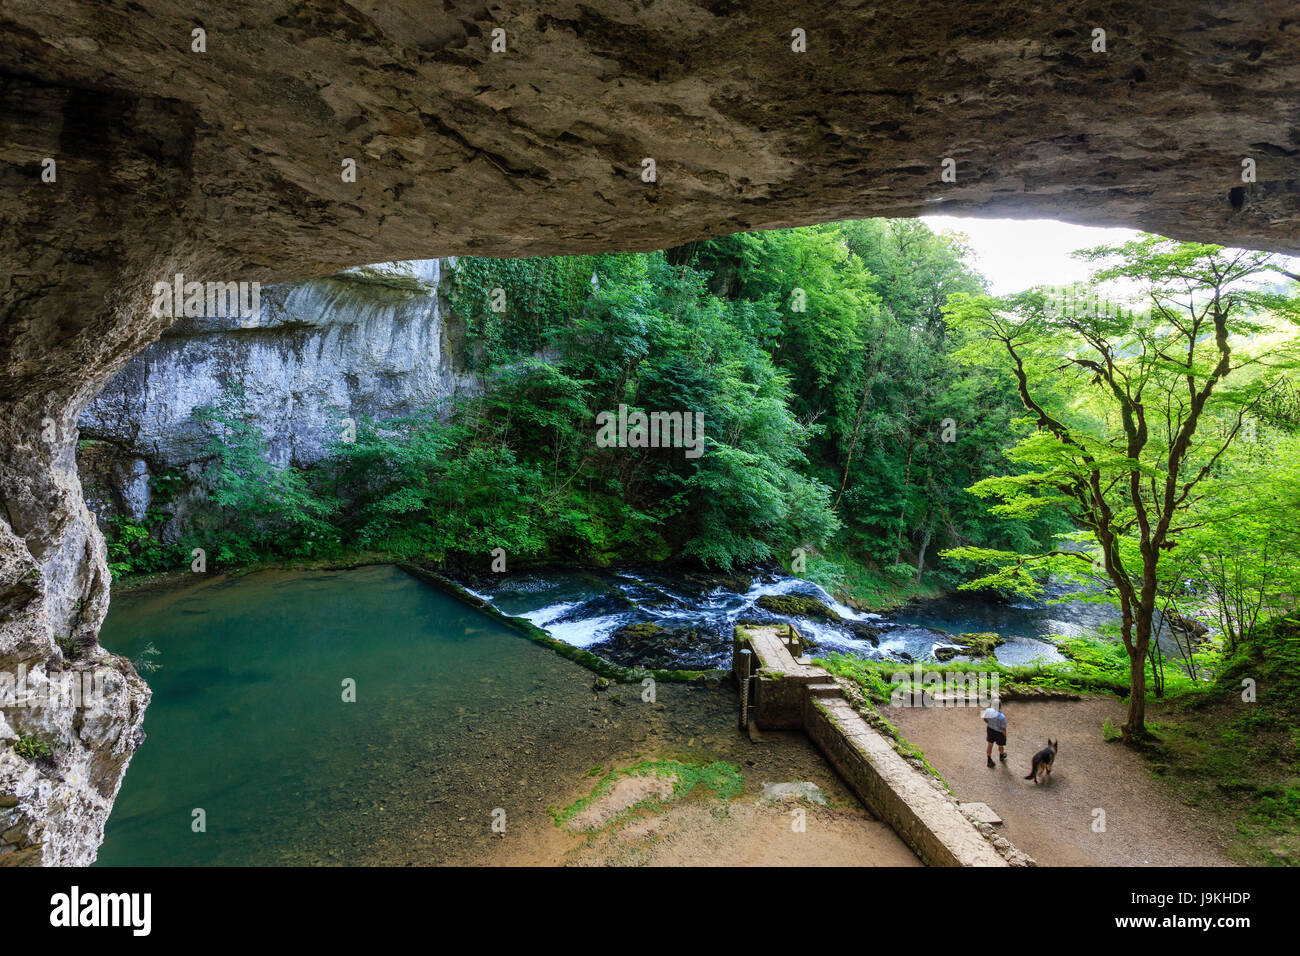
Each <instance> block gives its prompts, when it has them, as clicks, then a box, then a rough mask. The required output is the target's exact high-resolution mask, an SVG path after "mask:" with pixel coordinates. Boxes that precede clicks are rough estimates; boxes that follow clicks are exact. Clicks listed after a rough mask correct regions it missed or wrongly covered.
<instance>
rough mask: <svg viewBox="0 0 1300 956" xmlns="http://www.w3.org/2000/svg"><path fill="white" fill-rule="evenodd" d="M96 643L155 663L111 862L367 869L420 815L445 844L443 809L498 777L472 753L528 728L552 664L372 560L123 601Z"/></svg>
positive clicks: (119, 805) (451, 813)
mask: <svg viewBox="0 0 1300 956" xmlns="http://www.w3.org/2000/svg"><path fill="white" fill-rule="evenodd" d="M101 641H102V643H103V644H104V646H105V647H107V648H108V649H109V650H111V651H114V652H115V653H119V654H124V655H126V656H127V657H130V658H132V659H133V660H136V661H139V660H141V655H142V653H143V651H144V650H145V647H146V646H147V645H150V644H152V645H153V646H154V647H155V648H156V649H157V650H158V654H157V655H156V656H154V657H152V658H151V659H152V660H153V661H155V662H156V663H157V664H159V665H161V666H160V667H159V669H158V670H154V671H142V672H141V673H142V676H144V677H145V679H146V680H147V681H148V682H149V684H150V686H151V687H152V688H153V701H152V703H151V704H150V706H149V709H148V711H147V713H146V716H145V722H144V729H145V732H146V734H147V735H148V736H147V739H146V741H145V743H144V745H143V746H141V747H140V749H139V750H138V751H137V752H136V754H135V756H134V758H133V759H132V761H131V765H130V768H129V769H128V771H127V774H126V778H125V780H124V781H123V784H122V788H121V791H120V792H119V794H118V798H117V801H116V804H115V806H114V809H113V812H112V815H111V816H110V818H109V821H108V825H107V828H106V833H105V839H104V843H103V846H102V848H101V850H100V854H99V860H98V862H99V864H100V865H109V866H112V865H143V866H148V865H212V864H223V865H225V864H229V865H240V864H242V865H247V864H275V863H294V864H308V863H322V862H334V863H354V862H364V861H368V860H370V859H371V858H372V850H373V848H374V847H375V846H376V845H378V844H381V843H383V842H385V841H386V840H387V839H388V838H389V837H391V836H392V832H391V831H392V830H393V828H395V827H396V828H400V827H402V826H408V825H410V821H411V820H412V819H415V818H416V817H418V818H419V819H420V820H421V822H422V825H423V826H425V828H426V829H428V830H430V831H431V832H433V833H434V834H435V835H436V834H437V833H439V832H442V833H444V834H445V843H446V846H448V847H450V846H453V845H455V844H456V841H457V839H458V837H457V833H456V826H457V823H456V821H457V820H458V819H459V818H461V817H463V816H464V815H465V812H466V811H465V810H463V809H459V810H458V809H457V803H458V802H463V795H465V794H469V793H472V792H473V791H474V790H475V788H476V787H478V786H481V785H482V781H483V778H484V777H485V776H488V777H490V776H491V773H492V767H491V766H488V765H487V764H486V763H485V761H484V760H483V759H482V752H483V749H484V746H483V741H484V740H485V739H488V740H490V739H492V738H493V737H501V736H506V735H509V734H511V733H512V731H513V728H515V727H517V726H518V725H519V723H520V722H522V721H524V720H526V719H528V715H527V714H526V713H525V712H522V711H521V710H520V708H521V707H522V706H523V704H524V703H525V702H528V703H531V701H528V697H529V695H530V693H531V692H533V691H534V689H535V687H536V678H537V675H538V673H539V671H540V672H543V673H544V672H545V670H546V668H547V667H550V666H555V662H556V661H558V660H559V659H558V657H557V656H556V655H554V654H553V653H551V652H549V651H547V650H545V649H543V648H540V647H538V646H536V645H534V644H531V643H530V642H528V641H526V640H523V639H521V638H520V637H519V636H518V635H517V634H515V633H514V632H512V631H510V630H508V629H507V628H505V627H503V626H502V625H500V624H499V623H497V622H496V621H493V620H491V619H490V618H487V617H485V616H484V615H482V614H481V613H479V612H477V611H475V610H473V609H472V608H469V607H467V606H466V605H464V604H461V603H459V602H457V601H455V600H453V599H451V598H449V597H447V596H445V595H444V594H442V593H440V592H438V591H436V590H434V589H432V588H430V587H428V586H427V585H424V584H422V583H420V582H419V581H416V580H414V579H413V578H411V577H409V576H408V575H406V574H405V573H404V572H402V571H401V570H399V569H397V568H394V567H386V566H384V567H371V568H363V569H360V570H353V571H339V572H311V573H280V572H264V573H261V574H255V575H250V576H248V577H245V578H241V579H238V580H235V581H229V582H219V583H213V584H209V585H205V586H201V587H197V588H190V589H186V590H183V591H168V592H163V593H159V592H152V593H140V594H132V593H129V592H128V593H126V594H123V595H120V596H115V597H114V599H113V604H112V609H111V611H110V613H109V615H108V618H107V620H106V621H105V624H104V628H103V631H102V633H101ZM345 679H351V680H353V681H355V682H356V702H355V703H345V702H344V701H343V699H342V698H343V692H344V688H343V682H344V680H345ZM516 776H517V775H516ZM415 807H418V813H417V812H416V811H415V810H413V809H412V808H415ZM196 809H201V810H202V811H204V814H205V816H206V826H207V830H206V832H197V833H196V832H195V831H194V829H193V827H192V824H193V821H194V819H195V817H194V811H195V810H196ZM464 826H465V824H461V827H462V828H463V827H464ZM461 842H463V840H462V841H461ZM434 843H435V845H434V846H433V847H432V849H431V851H430V852H431V854H432V856H433V861H436V860H437V858H438V857H439V856H440V855H441V851H440V848H439V846H438V845H436V844H437V841H436V840H435V841H434ZM424 862H430V860H425V861H424Z"/></svg>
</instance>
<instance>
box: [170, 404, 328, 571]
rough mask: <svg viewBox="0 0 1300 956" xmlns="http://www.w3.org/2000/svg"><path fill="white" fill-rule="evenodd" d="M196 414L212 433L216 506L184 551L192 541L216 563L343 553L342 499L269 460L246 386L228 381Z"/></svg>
mask: <svg viewBox="0 0 1300 956" xmlns="http://www.w3.org/2000/svg"><path fill="white" fill-rule="evenodd" d="M193 418H194V420H195V421H196V422H198V423H199V424H201V425H203V426H205V427H206V428H207V429H208V431H209V434H210V436H211V437H210V439H209V442H208V445H207V448H206V449H205V457H206V458H207V459H208V466H207V469H206V471H205V473H204V477H203V484H204V486H206V487H207V488H209V489H210V490H209V495H208V499H209V502H210V505H211V507H210V508H209V509H208V510H206V511H203V512H200V514H199V516H198V518H197V519H196V520H195V521H194V523H193V526H192V528H191V536H190V537H191V539H192V540H191V541H190V542H187V544H186V546H184V550H185V551H186V553H188V551H189V545H190V544H193V546H196V547H202V548H204V549H205V550H206V551H207V553H208V556H209V560H210V561H213V562H215V563H216V564H240V563H246V562H250V561H254V560H257V559H261V558H265V557H268V556H283V557H321V556H325V555H329V554H336V553H339V552H340V551H341V543H342V540H341V538H340V536H339V534H338V531H337V529H336V528H335V527H334V525H333V524H332V523H331V521H330V519H331V518H333V517H334V515H335V514H336V513H337V512H338V510H339V502H338V500H337V499H333V498H330V497H328V496H326V495H323V494H320V493H317V491H316V490H315V489H313V488H312V487H311V484H310V482H309V480H308V477H307V476H306V474H305V473H304V472H303V471H301V470H299V469H296V468H293V467H290V466H277V465H273V464H271V462H270V460H269V455H268V451H267V445H266V439H265V437H264V436H263V435H262V434H261V432H260V431H259V430H258V428H257V426H256V425H254V424H253V423H252V422H251V420H250V419H251V416H250V415H249V413H248V409H247V398H246V396H245V393H244V390H243V388H242V386H240V385H239V384H237V383H234V382H232V383H230V384H229V386H228V387H227V390H226V392H225V394H224V395H223V397H222V398H221V400H220V401H219V402H218V403H217V404H216V405H215V406H202V407H199V408H196V409H195V410H194V413H193Z"/></svg>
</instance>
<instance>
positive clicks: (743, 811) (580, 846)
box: [491, 732, 921, 866]
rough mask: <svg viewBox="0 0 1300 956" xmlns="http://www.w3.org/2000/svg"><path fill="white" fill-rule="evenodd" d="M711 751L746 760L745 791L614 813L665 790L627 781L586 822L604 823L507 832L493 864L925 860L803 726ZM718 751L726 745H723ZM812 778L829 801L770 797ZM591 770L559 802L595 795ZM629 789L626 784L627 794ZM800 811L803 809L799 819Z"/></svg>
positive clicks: (631, 758) (631, 757)
mask: <svg viewBox="0 0 1300 956" xmlns="http://www.w3.org/2000/svg"><path fill="white" fill-rule="evenodd" d="M712 749H714V754H713V755H716V756H717V757H719V758H720V759H723V760H730V761H732V762H734V763H736V764H737V765H738V766H740V767H741V768H742V771H743V773H744V777H745V792H744V793H743V794H741V795H740V796H738V797H735V798H732V799H730V800H723V799H718V798H717V797H715V796H713V795H712V794H710V793H709V791H707V789H705V788H699V789H700V790H701V791H702V792H699V793H697V794H693V795H691V796H689V797H687V798H686V799H683V800H681V801H679V802H676V803H666V804H664V805H662V806H659V805H658V804H657V803H656V801H655V800H654V799H650V800H648V801H647V803H648V805H643V806H642V807H641V808H640V809H639V810H637V811H634V812H633V813H631V814H630V815H628V816H626V817H621V818H620V817H614V816H613V814H612V812H611V811H617V810H619V809H622V807H623V805H624V804H626V803H629V802H630V801H632V800H633V799H638V798H642V797H651V796H653V795H655V794H656V793H657V792H663V788H662V780H660V781H659V784H658V785H657V784H656V782H655V780H656V778H640V779H639V780H638V781H636V782H635V783H633V781H631V780H627V779H624V780H621V781H620V782H619V784H620V785H619V786H616V787H615V788H614V792H613V794H611V799H610V801H609V803H610V804H611V805H610V806H608V807H603V806H602V803H604V801H602V802H601V803H597V804H596V805H595V806H594V807H593V808H592V809H591V810H588V811H586V812H584V813H583V814H582V815H581V817H580V819H582V820H583V822H588V823H589V822H596V823H597V824H600V823H602V822H603V821H604V818H605V817H606V816H610V817H612V819H611V821H610V822H609V823H608V824H606V825H603V826H599V827H598V828H597V829H596V830H595V831H594V832H581V831H580V830H578V831H575V830H574V829H570V828H566V827H560V826H556V825H554V824H553V823H550V822H549V821H547V822H546V823H543V822H542V821H539V820H532V821H529V823H528V825H526V826H525V827H524V828H521V829H519V830H518V831H516V832H513V833H510V834H508V835H507V836H506V837H504V838H503V841H504V843H505V846H503V847H502V848H501V851H500V852H498V853H496V854H492V855H491V862H492V863H493V864H498V865H506V866H555V865H568V866H920V865H921V862H920V860H918V859H917V858H916V856H915V854H913V853H912V851H911V850H910V849H908V847H907V846H906V844H904V843H903V841H902V840H900V839H899V838H898V836H897V835H896V834H895V833H894V831H893V830H892V829H890V828H889V827H888V826H887V825H886V824H884V823H882V822H881V821H879V820H877V819H876V818H875V817H873V816H872V815H871V814H870V813H869V812H868V811H867V810H866V809H865V808H863V806H862V805H861V804H860V803H859V802H858V800H857V799H856V798H855V797H854V796H853V794H852V793H850V792H849V791H848V789H847V788H846V787H845V786H844V784H843V782H842V781H841V780H840V779H839V777H838V776H837V775H836V774H835V772H834V770H832V769H831V768H830V767H829V766H828V765H826V764H825V763H824V761H823V760H822V758H821V755H820V754H819V753H818V752H817V751H816V750H815V749H814V748H813V746H812V744H811V743H810V742H809V741H808V739H807V738H806V737H805V736H804V735H803V734H802V733H771V732H768V733H764V734H763V736H762V740H761V741H758V742H751V741H750V740H748V738H747V737H746V736H745V735H744V734H741V733H738V732H737V733H735V734H734V735H733V736H731V746H725V745H724V746H723V747H718V744H717V743H716V742H715V743H714V744H713V748H712ZM718 750H725V751H729V752H727V753H717V751H718ZM657 756H659V755H658V754H656V753H653V752H641V753H638V754H633V753H628V754H627V755H626V757H625V759H623V760H621V761H619V760H616V761H614V762H613V763H612V764H611V765H612V766H618V765H624V766H626V765H630V764H633V763H635V762H637V759H638V758H643V757H649V758H650V759H655V758H656V757H657ZM796 780H797V781H801V782H811V783H814V784H816V786H817V787H818V788H819V789H820V790H821V791H822V793H823V794H824V795H825V798H826V801H827V805H826V806H819V805H817V804H815V803H812V802H809V801H807V800H773V799H768V798H766V797H765V796H764V795H763V784H764V783H792V782H795V781H796ZM595 783H596V781H595V779H594V778H593V777H584V778H581V779H578V780H575V781H573V782H572V784H571V785H570V786H569V787H568V788H567V789H566V791H565V792H564V793H563V794H562V795H561V794H559V793H557V794H556V798H557V799H556V801H555V805H557V806H565V805H568V804H571V803H573V802H574V801H575V800H578V799H580V798H582V797H585V796H587V795H588V794H589V793H591V791H592V789H593V787H594V786H595ZM625 791H626V792H625ZM795 811H800V813H801V814H802V821H801V823H802V826H801V827H797V826H796V825H795V822H796V814H795Z"/></svg>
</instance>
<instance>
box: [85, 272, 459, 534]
mask: <svg viewBox="0 0 1300 956" xmlns="http://www.w3.org/2000/svg"><path fill="white" fill-rule="evenodd" d="M452 264H454V260H453V261H452ZM448 265H449V263H448V262H447V261H444V260H439V259H427V260H419V261H414V262H394V263H386V264H384V265H381V266H367V267H361V268H356V269H349V270H347V271H345V272H342V273H339V274H337V275H333V276H329V277H327V278H322V279H314V280H310V281H307V282H301V283H293V284H288V285H280V286H270V287H267V288H264V289H262V290H261V296H260V305H261V307H260V310H259V311H258V314H257V315H256V316H255V317H249V318H240V317H238V316H237V315H235V316H231V315H226V314H213V315H204V316H202V317H196V318H183V319H180V320H178V321H177V322H176V323H175V324H174V325H172V326H171V327H170V328H169V329H168V330H167V331H166V332H165V333H164V334H163V335H162V337H161V338H160V339H159V340H158V341H157V342H154V343H153V344H152V345H150V346H148V347H146V348H145V349H144V350H143V351H142V352H140V354H138V355H137V356H135V358H133V359H132V360H131V361H130V362H129V363H128V364H127V365H126V367H125V368H123V369H122V370H121V371H120V372H119V373H118V374H117V375H116V376H115V377H114V378H113V379H112V380H111V381H110V382H109V383H108V384H107V385H106V386H105V387H104V390H103V391H102V392H100V393H99V395H98V396H97V397H96V398H95V399H94V400H93V401H92V402H91V403H90V404H89V405H87V406H86V409H85V411H84V412H83V413H82V415H81V418H80V420H79V421H78V427H79V428H80V429H81V438H82V441H81V444H80V447H79V450H78V455H77V460H78V468H79V471H80V473H81V478H82V485H83V488H84V490H85V494H86V498H87V501H88V503H89V504H90V507H91V510H92V511H93V512H94V513H95V514H96V515H97V516H98V517H99V520H100V527H101V528H103V527H104V519H105V518H106V517H107V516H108V515H112V514H123V515H127V516H129V517H130V518H131V519H132V520H135V521H140V520H142V519H143V517H144V514H145V511H146V510H147V509H148V507H149V504H150V501H151V489H150V483H149V479H150V477H151V476H154V475H158V474H160V473H162V472H163V471H171V470H180V471H182V472H184V471H186V470H188V471H190V472H193V471H195V470H196V469H195V467H194V466H196V465H197V463H199V462H200V461H201V460H202V459H203V457H204V451H203V450H204V447H205V446H206V445H207V443H208V441H209V436H208V432H207V431H206V430H205V429H204V427H203V426H202V425H201V424H199V423H197V422H195V421H194V420H193V418H192V417H191V413H192V412H193V411H194V409H195V408H197V407H199V406H203V405H213V404H215V403H216V402H217V401H218V400H220V399H221V397H222V394H223V392H224V391H225V390H226V388H227V387H228V385H229V384H231V383H233V384H236V385H238V386H240V387H241V388H242V389H243V391H244V394H245V396H246V397H247V409H248V411H249V413H250V414H251V416H252V421H253V422H254V423H255V424H256V425H257V427H258V428H259V429H260V431H261V432H262V434H263V436H265V438H266V439H267V442H268V445H269V450H270V457H271V460H272V461H273V462H275V463H277V464H289V463H292V464H295V465H307V464H311V463H312V462H315V461H317V460H319V459H320V458H322V457H324V455H325V454H326V453H327V450H328V446H329V443H330V441H332V440H334V439H335V438H337V437H338V436H339V434H340V431H341V428H342V427H343V423H344V421H345V420H346V419H352V420H353V421H354V422H355V421H358V420H360V419H361V418H362V417H363V416H367V417H371V418H387V417H393V416H398V415H405V414H409V413H412V412H415V411H418V410H420V409H423V408H427V407H429V406H433V405H436V404H438V403H439V402H441V401H443V400H444V399H447V398H449V397H451V396H452V395H455V394H457V393H464V392H467V391H473V390H474V388H475V383H474V379H473V376H471V375H469V374H467V373H465V372H464V371H462V368H463V364H464V363H463V362H462V361H461V360H460V353H461V351H462V349H463V347H464V344H463V341H462V339H463V335H462V327H461V325H460V324H459V323H458V322H455V321H448V319H449V311H450V310H449V309H448V308H447V304H446V302H445V301H444V299H443V297H442V294H441V292H442V280H443V276H444V270H445V269H446V268H447V266H448ZM183 500H184V499H181V506H182V507H183ZM171 530H172V529H171V528H166V527H165V528H164V535H165V536H168V535H169V534H170V532H171Z"/></svg>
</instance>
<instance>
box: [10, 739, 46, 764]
mask: <svg viewBox="0 0 1300 956" xmlns="http://www.w3.org/2000/svg"><path fill="white" fill-rule="evenodd" d="M53 752H54V751H53V750H52V749H51V747H50V744H49V741H46V740H43V739H42V738H40V737H37V736H35V735H34V734H21V735H19V737H18V742H17V743H16V744H14V753H16V754H18V756H20V757H22V758H24V759H25V760H40V759H42V758H43V757H48V756H50V755H51V754H52V753H53Z"/></svg>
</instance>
